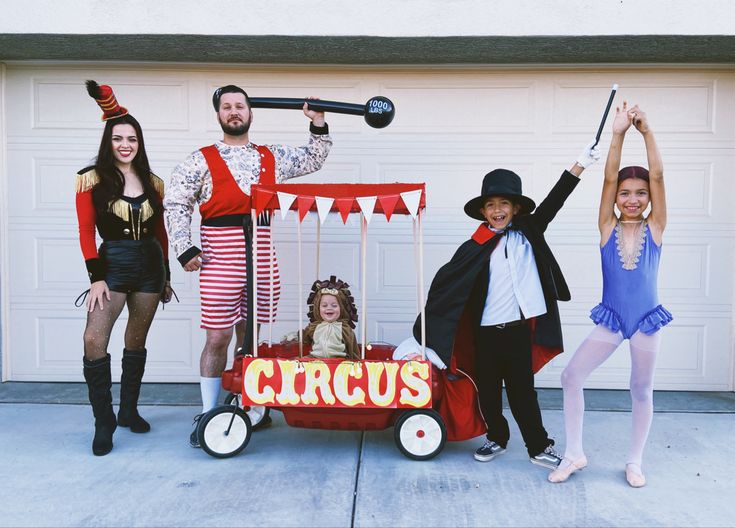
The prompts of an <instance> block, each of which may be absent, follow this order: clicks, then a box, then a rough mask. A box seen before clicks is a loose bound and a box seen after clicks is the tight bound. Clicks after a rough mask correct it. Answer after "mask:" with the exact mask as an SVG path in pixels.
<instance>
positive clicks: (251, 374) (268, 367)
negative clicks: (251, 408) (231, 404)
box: [243, 359, 276, 405]
mask: <svg viewBox="0 0 735 528" xmlns="http://www.w3.org/2000/svg"><path fill="white" fill-rule="evenodd" d="M261 374H263V375H265V377H267V378H272V377H273V362H272V361H268V360H266V359H254V360H252V361H251V362H250V363H249V364H248V367H247V369H246V370H245V379H244V381H243V385H244V389H245V394H246V395H247V397H248V398H249V399H250V401H252V402H253V403H255V404H257V405H264V404H266V403H273V399H274V397H275V394H276V391H274V390H273V387H270V386H267V385H266V386H265V387H263V390H262V391H261V390H260V375H261Z"/></svg>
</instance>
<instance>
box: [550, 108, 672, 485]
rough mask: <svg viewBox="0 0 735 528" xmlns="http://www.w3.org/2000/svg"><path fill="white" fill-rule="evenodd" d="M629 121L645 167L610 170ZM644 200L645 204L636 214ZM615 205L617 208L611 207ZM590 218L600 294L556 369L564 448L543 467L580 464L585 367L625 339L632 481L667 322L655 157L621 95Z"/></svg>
mask: <svg viewBox="0 0 735 528" xmlns="http://www.w3.org/2000/svg"><path fill="white" fill-rule="evenodd" d="M631 125H633V126H634V127H635V128H636V129H637V130H638V132H640V133H641V135H642V136H643V140H644V142H645V145H646V153H647V156H648V170H646V169H644V168H643V167H625V168H623V169H622V170H618V169H619V168H620V156H621V151H622V147H623V139H624V138H625V133H626V132H627V131H628V129H629V128H630V126H631ZM649 205H650V206H651V211H650V213H649V214H648V216H644V215H643V213H644V212H645V211H646V209H647V208H648V206H649ZM615 206H617V208H618V210H619V211H620V216H617V215H616V214H615ZM598 225H599V228H600V236H601V238H600V253H601V257H602V277H603V287H602V302H601V303H600V304H598V305H597V306H596V307H595V308H594V309H593V310H592V313H591V315H590V317H591V318H592V320H593V321H594V323H595V324H596V325H597V326H595V328H594V329H593V330H592V333H591V334H590V335H589V336H588V337H587V339H585V340H584V342H583V343H582V344H581V345H580V347H579V348H578V349H577V351H576V352H575V354H574V356H573V357H572V359H571V360H570V361H569V364H568V365H567V367H566V368H565V369H564V372H562V375H561V381H562V387H563V388H564V421H565V427H566V450H565V453H564V458H563V460H562V462H561V464H559V467H558V468H557V469H556V470H554V471H553V472H551V473H550V474H549V480H550V481H551V482H563V481H565V480H566V479H568V478H569V476H570V475H571V474H572V473H574V472H575V471H577V470H579V469H582V468H583V467H585V466H586V465H587V458H586V457H585V455H584V450H583V449H582V420H583V414H584V395H583V392H582V387H583V384H584V381H585V380H586V379H587V377H588V376H589V375H590V374H591V373H592V371H594V370H595V369H596V368H597V367H599V366H600V365H601V364H602V363H603V362H604V361H605V360H606V359H607V358H609V357H610V356H611V355H612V353H613V352H614V351H615V350H616V349H617V348H618V346H619V345H620V343H622V341H623V340H624V339H628V340H630V355H631V373H630V395H631V402H632V417H633V434H632V440H631V445H630V451H629V453H628V460H627V463H626V465H625V477H626V479H627V481H628V484H630V485H631V486H632V487H635V488H639V487H641V486H644V485H645V483H646V479H645V477H644V475H643V470H642V469H641V464H642V458H643V448H644V447H645V444H646V439H647V438H648V431H649V430H650V427H651V420H652V418H653V371H654V366H655V362H656V353H657V352H658V349H659V343H660V333H659V332H658V330H659V329H660V328H661V327H662V326H665V325H666V324H668V323H669V322H671V319H672V317H671V314H670V313H669V312H668V311H667V310H666V309H665V308H664V307H663V306H661V305H660V304H659V302H658V294H657V285H656V279H657V275H658V263H659V258H660V256H661V242H662V236H663V232H664V228H665V227H666V196H665V192H664V180H663V163H662V161H661V155H660V153H659V151H658V147H657V146H656V141H655V139H654V137H653V132H652V130H651V128H650V126H649V123H648V118H647V117H646V114H645V113H644V112H643V111H642V110H641V109H640V108H639V107H638V106H637V105H636V106H634V107H633V108H630V109H629V108H628V105H627V103H625V102H624V103H623V108H622V109H620V108H617V109H616V113H615V120H614V121H613V137H612V142H611V143H610V151H609V152H608V155H607V163H606V164H605V181H604V183H603V186H602V198H601V200H600V216H599V220H598Z"/></svg>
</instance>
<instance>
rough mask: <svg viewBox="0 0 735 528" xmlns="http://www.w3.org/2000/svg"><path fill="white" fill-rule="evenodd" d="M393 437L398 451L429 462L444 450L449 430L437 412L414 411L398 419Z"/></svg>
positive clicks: (409, 456)
mask: <svg viewBox="0 0 735 528" xmlns="http://www.w3.org/2000/svg"><path fill="white" fill-rule="evenodd" d="M393 436H394V438H395V440H396V445H397V446H398V449H400V450H401V453H403V454H404V455H406V456H407V457H408V458H412V459H414V460H429V459H430V458H434V457H435V456H436V455H438V454H439V453H440V452H441V450H442V449H444V444H445V443H446V441H447V429H446V427H445V426H444V420H442V417H441V416H440V415H439V413H438V412H436V411H435V410H433V409H414V410H411V411H406V412H404V413H403V414H402V415H401V417H400V418H398V421H397V422H396V426H395V430H394V433H393Z"/></svg>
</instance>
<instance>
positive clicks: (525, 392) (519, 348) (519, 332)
mask: <svg viewBox="0 0 735 528" xmlns="http://www.w3.org/2000/svg"><path fill="white" fill-rule="evenodd" d="M475 376H476V378H477V388H478V391H479V397H480V408H481V409H482V414H484V415H485V421H486V422H487V438H488V440H492V441H494V442H497V443H498V444H500V445H501V446H503V447H505V446H506V444H507V443H508V440H509V438H510V429H509V428H508V421H507V420H506V419H505V417H504V416H503V381H505V392H506V394H507V395H508V404H509V405H510V411H511V413H512V414H513V418H515V421H516V423H517V424H518V428H519V429H520V430H521V435H522V436H523V441H524V442H525V443H526V449H527V450H528V454H529V456H536V455H538V454H539V453H541V452H543V450H544V449H546V448H547V447H548V446H549V445H553V444H554V441H553V440H551V439H550V438H549V436H548V434H547V433H546V429H544V425H543V422H542V421H541V410H540V409H539V406H538V398H537V396H536V390H535V389H534V388H533V371H532V369H531V330H530V328H529V326H528V325H527V324H522V325H519V326H511V327H506V328H497V327H494V326H480V327H479V330H478V332H477V334H476V342H475Z"/></svg>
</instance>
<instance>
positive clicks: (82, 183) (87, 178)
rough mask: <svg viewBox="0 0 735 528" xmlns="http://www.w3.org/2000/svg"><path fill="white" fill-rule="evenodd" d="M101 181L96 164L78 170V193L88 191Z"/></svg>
mask: <svg viewBox="0 0 735 528" xmlns="http://www.w3.org/2000/svg"><path fill="white" fill-rule="evenodd" d="M99 182H100V177H99V176H98V175H97V171H96V170H94V166H91V167H86V168H84V169H82V170H80V171H79V172H77V183H76V190H77V192H78V193H81V192H87V191H89V190H90V189H91V188H92V187H94V186H95V185H97V184H98V183H99Z"/></svg>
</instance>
